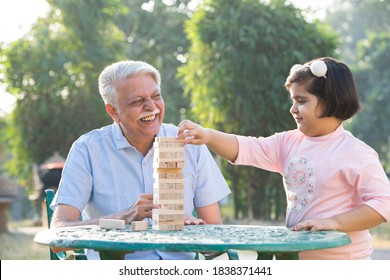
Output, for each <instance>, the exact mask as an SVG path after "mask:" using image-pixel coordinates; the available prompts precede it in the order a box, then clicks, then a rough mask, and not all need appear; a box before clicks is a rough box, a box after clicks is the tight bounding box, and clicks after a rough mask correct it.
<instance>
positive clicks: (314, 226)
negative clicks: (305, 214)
mask: <svg viewBox="0 0 390 280" xmlns="http://www.w3.org/2000/svg"><path fill="white" fill-rule="evenodd" d="M338 228H339V227H338V226H337V223H336V221H335V220H334V219H332V218H327V219H315V220H307V221H303V222H300V223H298V224H297V225H295V226H293V227H292V228H291V230H294V231H299V230H310V231H317V230H338Z"/></svg>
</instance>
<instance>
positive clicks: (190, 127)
mask: <svg viewBox="0 0 390 280" xmlns="http://www.w3.org/2000/svg"><path fill="white" fill-rule="evenodd" d="M207 131H208V130H207V129H206V128H204V127H202V126H200V125H199V124H196V123H194V122H192V121H190V120H184V121H182V122H180V124H179V131H178V133H177V139H185V143H186V144H195V145H202V144H207V142H208V133H207Z"/></svg>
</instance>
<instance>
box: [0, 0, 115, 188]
mask: <svg viewBox="0 0 390 280" xmlns="http://www.w3.org/2000/svg"><path fill="white" fill-rule="evenodd" d="M49 2H50V3H51V4H52V5H53V8H52V11H51V13H50V14H49V15H48V16H47V17H46V18H43V19H40V20H39V21H38V22H37V23H36V25H35V26H34V27H33V29H32V30H31V31H30V33H29V34H28V35H26V36H25V37H23V38H21V39H19V40H17V41H16V42H13V43H11V44H10V45H9V46H8V47H7V48H6V49H5V50H3V54H4V57H6V59H4V61H3V64H4V66H5V73H4V74H5V82H6V83H7V90H8V92H10V93H11V94H13V95H15V96H16V97H17V104H16V108H15V110H14V112H13V113H12V115H11V124H10V126H9V127H8V132H7V135H8V141H9V143H10V146H11V149H12V150H11V151H12V154H13V158H12V160H11V161H10V162H9V164H8V167H9V170H10V173H12V174H15V175H18V176H19V177H20V178H24V179H27V178H28V174H29V170H30V169H29V167H30V166H31V163H32V162H36V163H41V162H43V161H44V159H46V158H48V157H49V156H50V155H52V154H53V152H54V151H59V152H60V153H61V154H62V155H66V154H67V152H68V150H69V148H70V145H71V143H72V142H73V141H74V140H75V139H76V138H77V137H78V136H79V135H80V134H81V133H83V132H86V131H87V130H90V129H91V128H93V127H96V126H100V125H102V124H104V123H108V121H109V118H108V117H107V115H106V114H105V113H104V110H102V107H103V103H102V100H101V98H100V97H99V95H98V94H97V92H98V89H97V76H98V72H99V70H100V69H102V68H103V66H104V65H106V64H107V63H108V62H109V61H112V60H115V57H116V52H113V51H112V50H120V48H121V45H120V44H119V43H118V41H119V42H120V41H121V38H120V34H118V33H117V32H113V28H115V26H113V25H110V24H109V23H107V21H106V20H105V16H104V13H109V12H110V10H107V9H104V4H103V3H106V5H108V3H109V1H100V2H97V1H96V2H94V3H95V5H85V4H86V3H84V2H80V1H59V0H58V1H56V0H51V1H49ZM70 2H71V3H70ZM99 5H100V6H99ZM66 24H69V25H66ZM72 24H73V25H74V26H72ZM76 26H77V27H76ZM94 28H95V29H94ZM103 34H104V35H105V37H106V39H107V40H101V38H102V35H103ZM108 36H110V37H108ZM118 36H119V39H118ZM96 69H98V70H96ZM24 183H25V184H28V181H25V182H24Z"/></svg>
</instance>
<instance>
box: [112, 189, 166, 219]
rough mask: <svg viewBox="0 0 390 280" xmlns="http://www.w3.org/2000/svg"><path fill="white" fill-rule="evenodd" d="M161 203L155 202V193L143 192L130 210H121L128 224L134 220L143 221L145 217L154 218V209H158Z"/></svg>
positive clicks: (122, 216)
mask: <svg viewBox="0 0 390 280" xmlns="http://www.w3.org/2000/svg"><path fill="white" fill-rule="evenodd" d="M158 208H160V205H158V204H153V194H141V195H140V196H139V198H138V200H137V202H136V203H135V204H134V205H133V206H132V207H131V208H130V209H128V210H125V211H124V212H120V213H119V214H120V216H121V219H122V220H125V223H126V224H130V223H131V222H132V221H142V220H143V219H144V218H152V209H158Z"/></svg>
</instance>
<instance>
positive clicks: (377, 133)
mask: <svg viewBox="0 0 390 280" xmlns="http://www.w3.org/2000/svg"><path fill="white" fill-rule="evenodd" d="M389 12H390V4H389V2H388V1H378V0H348V1H340V0H337V1H335V3H334V5H333V8H332V9H331V10H330V11H329V13H328V15H327V16H326V18H325V21H326V22H327V23H329V24H331V25H332V26H333V28H334V29H335V31H336V32H338V33H339V34H340V35H341V36H340V39H341V45H340V48H339V50H338V52H339V53H340V57H341V58H342V60H344V61H346V62H347V63H348V64H349V65H350V67H351V68H352V70H353V72H354V74H355V78H356V83H357V85H358V89H359V93H360V95H361V100H362V103H363V104H364V110H363V112H362V113H360V114H358V115H357V116H356V117H354V118H353V119H352V121H351V122H349V123H348V124H347V127H348V128H349V129H350V130H351V131H352V132H353V133H354V134H355V135H356V136H357V137H358V138H360V139H362V140H363V141H365V142H366V143H368V144H369V145H370V146H372V147H374V149H375V150H376V151H377V152H378V154H379V157H380V159H381V160H382V163H383V166H384V167H385V169H386V170H387V172H388V174H390V139H389V135H390V127H389V125H388V122H387V120H388V119H389V115H390V107H389V105H388V104H390V103H389V99H388V96H389V85H388V78H387V77H389V71H388V64H389V62H390V57H389V55H388V52H389V48H390V46H389V45H390V41H389V30H390V17H389Z"/></svg>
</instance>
